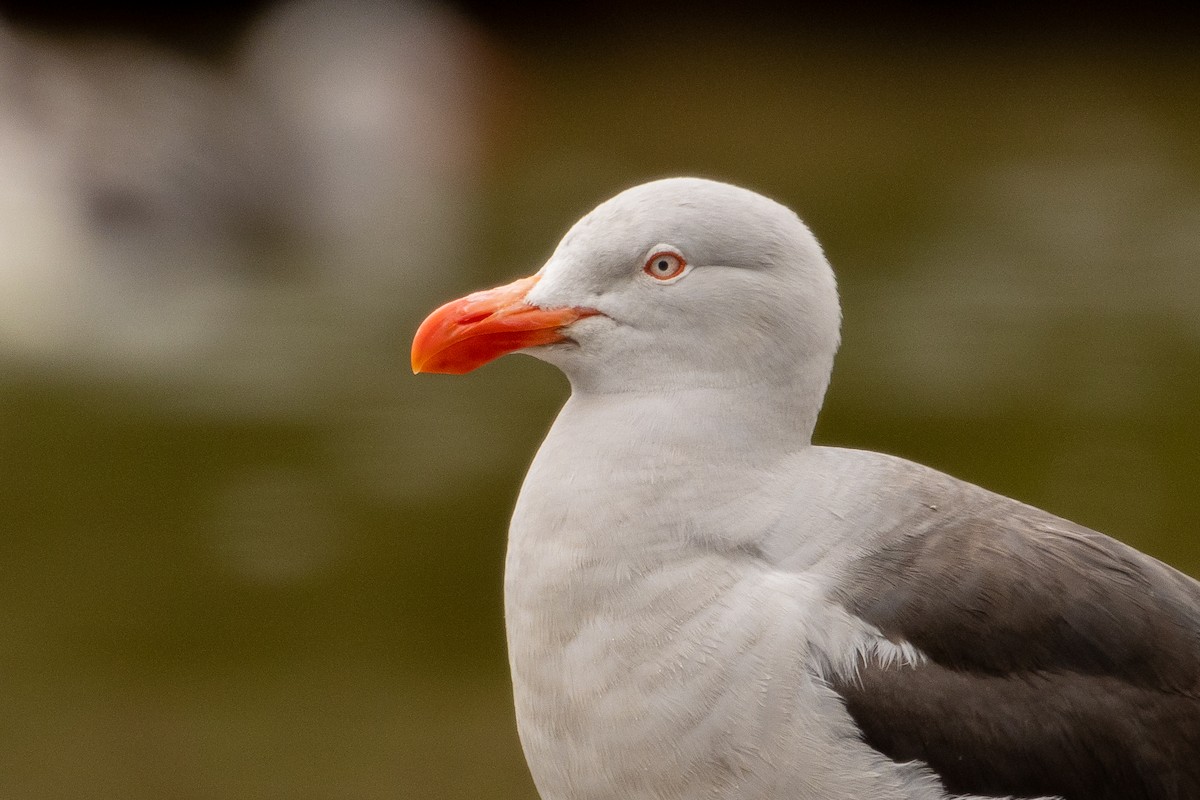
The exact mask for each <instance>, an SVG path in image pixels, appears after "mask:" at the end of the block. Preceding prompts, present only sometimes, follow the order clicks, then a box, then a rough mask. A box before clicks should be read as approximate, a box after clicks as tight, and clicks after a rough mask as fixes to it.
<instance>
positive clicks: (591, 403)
mask: <svg viewBox="0 0 1200 800" xmlns="http://www.w3.org/2000/svg"><path fill="white" fill-rule="evenodd" d="M824 390H825V381H821V382H820V384H819V385H813V386H786V387H781V386H779V385H778V384H773V383H762V384H739V385H736V386H720V387H700V388H680V389H676V390H673V391H667V392H663V391H661V390H658V391H655V392H652V393H651V392H647V393H639V392H636V391H624V392H606V393H597V392H588V391H580V390H579V389H578V388H576V389H575V391H574V392H573V393H572V395H571V398H570V400H568V401H567V404H566V405H565V406H564V407H563V410H562V412H561V414H560V415H559V419H558V420H557V421H556V423H555V426H554V429H553V430H552V432H551V436H550V438H549V439H548V442H547V443H548V444H549V443H550V442H551V440H552V439H555V438H561V439H562V440H563V441H564V443H569V446H570V447H572V448H583V450H582V452H585V453H590V454H592V455H594V456H598V457H604V456H609V457H615V458H620V459H624V460H626V461H633V463H638V464H640V465H642V466H651V465H663V466H666V465H669V464H672V463H685V464H688V465H690V467H691V468H693V469H694V468H695V467H696V466H697V465H698V464H704V463H710V464H716V465H730V466H734V465H756V464H759V463H761V462H762V461H764V460H775V459H777V458H778V457H780V456H783V455H786V454H788V453H794V452H796V451H797V450H800V449H803V448H805V447H808V446H809V445H810V444H811V441H812V430H813V426H814V425H815V423H816V418H817V412H818V410H819V408H820V403H821V397H822V395H823V393H824ZM576 452H580V451H579V450H576Z"/></svg>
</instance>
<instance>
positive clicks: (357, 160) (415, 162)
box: [242, 0, 485, 317]
mask: <svg viewBox="0 0 1200 800" xmlns="http://www.w3.org/2000/svg"><path fill="white" fill-rule="evenodd" d="M484 60H485V53H484V51H483V48H482V41H481V39H480V38H479V37H478V35H476V34H475V32H474V31H473V30H472V29H471V28H470V27H468V26H467V25H466V24H465V23H464V22H463V21H462V20H461V19H459V18H458V17H457V16H455V15H454V14H452V13H451V12H449V11H448V10H446V9H444V8H441V7H437V6H432V5H427V4H424V3H418V2H383V0H358V1H356V2H334V1H333V0H299V1H298V2H291V3H284V4H282V5H280V6H277V7H276V8H274V9H273V10H272V11H270V12H269V13H268V14H266V15H265V16H264V17H263V18H262V19H261V20H260V21H259V23H258V24H257V25H256V26H255V27H254V29H253V30H252V32H251V34H250V36H249V37H248V39H247V43H246V47H245V51H244V56H243V60H242V67H243V72H244V74H245V75H246V78H247V80H248V81H249V82H250V83H251V85H253V86H255V87H257V88H258V90H259V92H260V93H261V96H263V97H264V98H266V100H267V102H269V103H270V104H271V105H272V107H273V109H274V110H275V113H276V114H277V116H278V118H279V119H280V120H281V121H282V122H283V124H284V125H285V127H286V129H287V131H288V132H289V136H290V142H291V144H292V146H293V147H294V148H295V152H296V156H297V158H296V167H297V172H296V175H295V177H296V179H297V183H296V185H295V187H294V188H295V190H296V191H295V192H294V194H293V201H294V205H293V208H292V210H293V212H294V213H295V214H296V215H297V216H298V218H299V220H300V221H301V225H302V227H303V228H304V229H305V230H308V231H310V232H312V233H313V234H315V242H314V243H315V244H316V245H317V246H319V248H320V250H319V252H322V253H325V254H326V255H327V256H328V259H329V261H330V264H328V265H327V266H326V268H325V274H326V277H327V278H328V279H330V280H331V281H332V282H333V284H334V286H333V288H334V289H335V290H336V291H338V292H340V293H343V294H348V295H349V296H350V297H351V298H353V299H354V300H355V301H357V302H359V303H365V304H368V305H372V304H378V303H379V302H380V301H384V302H386V303H388V304H389V305H391V306H392V307H393V308H395V307H396V304H399V306H400V309H399V310H402V311H403V312H404V316H406V317H411V315H414V314H416V313H418V312H419V311H420V310H423V309H424V308H425V307H426V306H428V304H429V303H430V302H432V301H435V300H438V299H439V298H440V297H441V296H442V295H443V294H444V292H445V290H446V289H447V288H448V287H453V286H455V285H456V281H455V280H454V279H453V276H454V275H455V274H456V273H455V272H454V271H452V270H449V268H450V267H452V266H456V265H458V264H459V263H461V260H462V258H463V257H464V254H465V253H466V247H465V246H464V244H465V242H466V240H467V239H468V238H469V237H468V236H467V235H466V234H467V233H468V230H467V229H468V226H469V223H470V221H471V218H472V216H473V214H474V211H475V209H474V193H473V191H472V190H473V189H474V188H475V186H476V185H477V183H478V181H479V168H480V155H481V148H482V144H483V142H482V138H483V135H484V126H483V119H482V118H483V108H482V97H483V94H484V90H483V86H482V83H483V78H484V76H483V62H484Z"/></svg>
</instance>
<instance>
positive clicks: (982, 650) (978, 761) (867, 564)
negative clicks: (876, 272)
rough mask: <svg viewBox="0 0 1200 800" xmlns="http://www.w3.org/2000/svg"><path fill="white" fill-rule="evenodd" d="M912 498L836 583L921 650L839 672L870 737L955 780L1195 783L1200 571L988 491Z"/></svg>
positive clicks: (1122, 792)
mask: <svg viewBox="0 0 1200 800" xmlns="http://www.w3.org/2000/svg"><path fill="white" fill-rule="evenodd" d="M972 488H974V487H972ZM966 494H967V495H970V494H971V493H969V492H968V493H966ZM922 508H923V509H924V510H925V513H924V515H923V518H921V519H920V521H919V522H917V523H916V524H913V523H914V521H915V520H916V519H917V518H916V517H913V518H911V519H909V520H908V521H907V523H906V524H910V525H911V528H912V530H913V531H914V532H913V533H906V532H904V531H897V532H896V535H895V536H894V537H893V541H892V543H891V544H889V545H887V546H885V547H883V548H882V549H880V550H878V551H877V552H875V553H873V554H872V555H869V556H867V557H864V558H862V559H860V560H859V561H857V562H856V563H855V564H853V566H852V568H851V569H850V570H849V572H848V573H847V576H846V578H847V579H846V580H845V582H844V583H843V584H842V585H841V587H840V589H839V591H838V593H837V599H838V600H839V601H840V602H841V603H842V604H843V605H844V606H845V607H846V608H847V609H849V610H850V611H851V612H853V613H854V614H857V615H858V616H860V617H862V618H863V619H865V620H867V621H868V622H870V623H871V624H873V625H875V626H876V627H878V628H879V629H880V630H881V631H882V632H883V633H884V634H885V635H886V636H888V637H889V638H891V639H894V640H896V641H906V642H909V643H911V644H913V645H914V646H916V647H917V648H918V649H919V650H920V651H921V652H923V653H924V654H925V655H926V656H927V657H928V661H927V662H926V663H924V664H921V665H919V666H898V665H891V666H886V667H885V666H882V665H880V664H872V663H868V664H864V665H863V667H862V670H861V672H860V674H859V675H858V676H843V677H840V678H836V679H835V680H834V681H833V686H834V689H835V690H836V691H838V692H839V693H840V694H841V695H842V696H843V697H844V698H845V701H846V706H847V709H848V710H849V712H850V714H851V716H852V717H853V718H854V720H855V721H856V723H857V724H858V725H859V727H860V728H861V729H862V731H863V736H864V739H865V740H866V741H867V743H868V744H870V745H871V746H872V747H874V748H876V749H878V750H879V751H880V752H882V753H884V754H886V755H888V756H889V757H891V758H893V759H896V760H904V761H907V760H919V761H923V762H925V763H927V764H928V765H929V766H930V767H931V768H932V769H933V770H934V771H935V772H937V773H938V774H939V775H940V776H941V778H942V780H943V782H944V783H945V785H946V788H947V789H948V790H949V791H951V792H956V793H970V794H980V795H985V796H987V795H995V796H1009V795H1011V796H1013V797H1036V796H1044V795H1058V796H1061V797H1064V798H1066V800H1085V798H1086V800H1107V799H1109V798H1111V799H1112V800H1118V799H1119V800H1139V799H1141V800H1168V799H1169V800H1184V798H1200V584H1198V583H1197V582H1196V581H1194V580H1192V579H1191V578H1189V577H1187V576H1185V575H1183V574H1182V573H1180V572H1178V571H1176V570H1173V569H1171V568H1170V567H1168V566H1166V565H1164V564H1162V563H1160V562H1158V561H1156V560H1154V559H1153V558H1150V557H1149V556H1146V555H1144V554H1142V553H1139V552H1137V551H1136V550H1134V549H1132V548H1130V547H1128V546H1126V545H1124V544H1121V543H1120V542H1118V541H1116V540H1114V539H1111V538H1109V537H1107V536H1104V535H1102V534H1099V533H1096V532H1094V531H1091V530H1088V529H1086V528H1083V527H1081V526H1078V525H1075V524H1073V523H1070V522H1067V521H1066V520H1062V519H1059V518H1057V517H1054V516H1052V515H1050V514H1047V513H1045V512H1042V511H1039V510H1037V509H1035V508H1032V507H1030V506H1026V505H1023V504H1021V503H1018V502H1016V501H1013V500H1008V499H1007V498H1002V497H999V496H997V495H992V494H990V493H986V492H982V490H980V491H979V494H978V495H977V496H965V497H961V498H958V502H954V503H953V505H951V506H947V505H939V504H936V503H926V504H924V505H923V506H922ZM939 508H940V509H941V510H940V511H939V510H936V509H939Z"/></svg>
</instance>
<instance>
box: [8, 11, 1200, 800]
mask: <svg viewBox="0 0 1200 800" xmlns="http://www.w3.org/2000/svg"><path fill="white" fill-rule="evenodd" d="M167 8H168V6H166V5H164V6H163V7H162V8H161V9H159V10H158V11H146V10H144V9H141V8H140V4H137V5H134V4H122V3H120V2H116V3H108V4H103V5H102V6H100V5H98V6H97V7H96V8H94V9H92V10H90V11H80V10H78V9H76V10H70V9H66V8H56V7H55V6H54V4H44V3H32V2H30V3H7V4H5V5H4V7H3V8H0V15H2V16H0V500H2V502H0V514H2V515H3V517H2V519H3V525H2V528H0V576H2V579H0V797H6V798H9V797H11V798H25V799H26V800H39V799H40V798H64V797H70V798H121V799H122V800H143V799H144V800H152V799H153V800H159V799H160V798H183V799H187V798H195V799H196V800H216V799H217V798H250V797H253V798H313V799H314V800H317V799H320V800H325V799H326V798H329V799H334V798H338V799H340V798H346V799H347V800H349V799H351V798H363V799H364V800H371V799H373V798H397V797H401V798H409V797H412V798H431V799H435V800H436V799H438V798H476V797H488V798H500V799H501V800H507V799H510V798H511V799H512V800H533V798H535V796H536V795H535V793H534V790H533V788H532V785H531V783H530V781H529V779H528V777H527V774H526V770H525V766H524V762H523V759H522V757H521V754H520V749H519V745H518V743H517V738H516V733H515V727H514V723H513V719H512V712H511V708H510V697H509V689H508V683H507V665H506V661H505V654H504V644H503V625H502V618H501V570H502V558H503V550H504V538H505V527H506V522H507V516H508V513H509V510H510V508H511V504H512V502H513V499H514V497H515V495H516V492H517V489H518V486H519V484H520V480H521V478H522V475H523V473H524V469H525V466H526V464H527V463H528V461H529V459H530V458H531V456H532V454H533V452H534V450H535V449H536V447H537V445H538V442H539V440H540V437H541V436H542V435H543V433H544V431H545V430H546V428H547V426H548V424H549V423H550V421H551V419H552V417H553V415H554V413H555V411H556V409H557V407H558V405H559V404H560V403H561V402H562V400H563V399H564V397H565V394H566V386H565V383H564V381H563V380H562V379H561V378H560V377H559V376H558V375H557V374H556V373H554V371H553V370H551V369H550V368H548V367H546V366H545V365H541V364H538V363H537V362H534V361H532V360H530V359H521V358H517V359H511V360H505V361H503V362H501V363H499V364H496V365H492V366H489V367H488V368H486V369H483V370H481V371H479V372H478V373H476V374H473V375H470V376H468V377H464V378H447V377H442V376H421V377H419V378H414V377H413V376H412V375H411V374H410V373H409V370H408V366H407V351H408V346H409V341H410V338H411V335H412V332H413V331H414V329H415V327H416V325H417V323H418V322H419V321H420V319H421V318H422V317H423V316H424V314H425V313H426V312H427V311H429V310H431V309H432V308H433V307H434V306H435V305H437V304H439V303H440V302H442V301H444V300H446V299H449V298H451V297H455V296H458V295H459V294H461V293H463V292H466V291H468V290H471V289H474V288H479V287H481V286H484V285H488V284H493V283H496V282H499V281H503V280H508V279H511V278H513V277H516V276H519V275H523V274H527V273H529V272H532V271H533V270H535V269H537V267H538V266H540V264H541V263H542V260H543V259H544V258H545V257H546V256H547V255H548V254H549V253H550V251H551V250H552V248H553V246H554V244H555V243H556V241H557V239H558V238H559V237H560V236H561V234H562V233H563V232H564V231H565V230H566V228H567V227H568V226H569V225H570V224H571V223H572V222H573V221H574V220H575V219H576V218H577V217H578V216H580V215H581V214H582V213H584V212H586V211H587V210H588V209H589V208H591V207H592V206H593V205H594V204H595V203H597V202H599V201H600V200H603V199H605V198H606V197H608V196H610V195H611V194H613V193H615V192H616V191H618V190H620V189H621V188H623V187H625V186H628V185H631V184H633V183H637V182H641V181H643V180H647V179H651V178H655V177H662V176H668V175H676V174H695V175H704V176H709V177H715V178H721V179H725V180H729V181H733V182H736V183H740V184H744V185H747V186H750V187H752V188H755V189H758V190H760V191H762V192H765V193H767V194H769V195H771V196H773V197H776V198H778V199H780V200H782V201H783V202H785V203H787V204H789V205H791V206H792V207H794V208H795V209H797V210H798V211H799V212H800V213H801V215H802V216H803V217H804V218H805V219H806V220H807V221H808V222H809V223H810V225H811V226H812V228H813V229H814V230H815V232H816V233H817V235H818V236H819V238H820V239H821V240H822V242H823V243H824V245H825V247H826V250H827V252H828V254H829V256H830V258H831V260H832V262H833V264H834V265H835V268H836V269H837V271H838V274H839V279H840V282H841V287H842V294H843V301H844V306H845V327H844V344H843V348H842V355H841V357H840V359H839V362H838V366H837V370H836V372H835V375H834V381H833V386H832V389H831V391H830V395H829V400H828V403H827V405H826V411H825V414H824V416H823V418H822V421H821V424H820V426H819V428H818V433H817V438H818V439H819V440H820V441H821V442H822V443H830V444H841V445H850V446H858V447H866V448H871V449H877V450H884V451H887V452H891V453H896V454H899V455H903V456H906V457H909V458H913V459H916V460H919V461H923V462H926V463H929V464H932V465H934V466H936V467H939V468H941V469H944V470H947V471H949V472H951V473H954V474H956V475H959V476H961V477H963V478H966V479H969V480H972V481H974V482H977V483H980V484H983V485H985V486H988V487H989V488H992V489H995V490H998V491H1000V492H1003V493H1006V494H1009V495H1011V496H1014V497H1017V498H1019V499H1022V500H1025V501H1028V502H1031V503H1033V504H1036V505H1039V506H1042V507H1045V508H1047V509H1049V510H1051V511H1054V512H1056V513H1058V514H1061V515H1064V516H1067V517H1070V518H1072V519H1075V520H1077V521H1079V522H1082V523H1084V524H1087V525H1089V526H1092V527H1095V528H1098V529H1100V530H1103V531H1105V532H1108V533H1110V534H1113V535H1115V536H1118V537H1120V538H1122V539H1124V540H1126V541H1128V542H1131V543H1132V544H1134V545H1136V546H1138V547H1140V548H1142V549H1145V550H1147V551H1149V552H1150V553H1153V554H1154V555H1156V556H1158V557H1160V558H1163V559H1164V560H1166V561H1168V562H1170V563H1172V564H1174V565H1176V566H1177V567H1179V568H1180V569H1183V570H1184V571H1187V572H1189V573H1191V574H1193V575H1197V574H1200V530H1198V529H1197V526H1196V519H1197V517H1198V516H1200V492H1198V491H1197V489H1198V488H1200V487H1198V485H1197V476H1198V475H1200V469H1198V467H1200V455H1198V453H1200V415H1198V414H1197V402H1198V400H1200V369H1198V367H1200V57H1198V55H1197V53H1200V48H1198V47H1197V46H1196V45H1197V41H1196V39H1195V37H1194V35H1193V33H1192V32H1193V31H1195V30H1196V27H1195V26H1194V25H1192V24H1191V23H1192V22H1194V20H1185V19H1182V18H1179V17H1177V16H1170V15H1164V14H1162V13H1159V9H1155V8H1153V7H1151V6H1146V7H1143V8H1140V9H1139V10H1138V11H1134V12H1131V11H1130V10H1129V9H1123V10H1121V12H1120V16H1117V15H1116V14H1114V16H1112V17H1111V18H1107V17H1104V16H1103V15H1102V13H1101V12H1098V11H1093V12H1092V16H1090V17H1088V18H1087V19H1075V18H1072V17H1069V16H1066V15H1060V16H1054V15H1052V14H1051V12H1048V11H1046V10H1044V9H1042V10H1041V11H1036V10H1035V8H1034V6H1032V5H1031V6H1029V8H1028V9H1026V11H1028V13H1025V12H1023V11H1022V10H1021V9H1020V8H1016V9H1013V8H1010V9H1009V11H1008V12H1006V13H1005V14H1004V15H1002V16H996V15H994V14H993V15H991V16H989V15H988V13H987V12H984V11H979V10H976V11H975V12H964V11H961V10H960V11H959V12H958V16H950V17H947V16H945V15H944V13H943V12H940V11H939V12H934V11H932V10H928V11H926V12H924V13H923V14H922V13H920V12H917V11H915V10H913V9H909V10H906V11H904V12H892V13H888V12H884V11H882V10H880V9H865V8H859V7H856V8H850V7H839V8H827V9H823V10H821V11H812V10H809V11H803V10H797V9H795V8H791V9H786V10H785V9H784V8H783V7H775V6H771V5H769V4H755V3H749V4H740V5H739V7H738V9H737V10H736V12H729V11H725V12H722V11H720V10H719V9H718V7H717V6H716V5H705V4H703V3H700V4H688V5H686V6H685V5H683V4H678V5H675V6H672V5H669V4H668V5H666V6H663V7H661V8H660V9H659V10H657V11H654V12H647V11H646V9H645V8H643V7H642V4H635V3H632V2H613V3H599V2H584V3H581V4H577V5H575V6H572V7H569V8H568V7H559V6H552V5H549V4H542V5H537V4H534V5H525V6H521V7H519V8H508V9H500V8H494V7H491V6H490V5H489V4H485V3H474V4H472V3H463V4H459V5H457V6H453V7H451V6H444V5H436V4H432V3H431V2H418V1H417V0H403V1H401V0H396V2H385V1H384V0H347V1H346V2H335V0H282V1H280V2H260V3H254V4H233V3H226V4H222V3H209V4H206V5H204V6H195V7H191V6H188V5H186V4H185V5H182V6H171V7H170V9H171V10H169V11H168V10H167ZM964 14H965V16H964Z"/></svg>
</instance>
